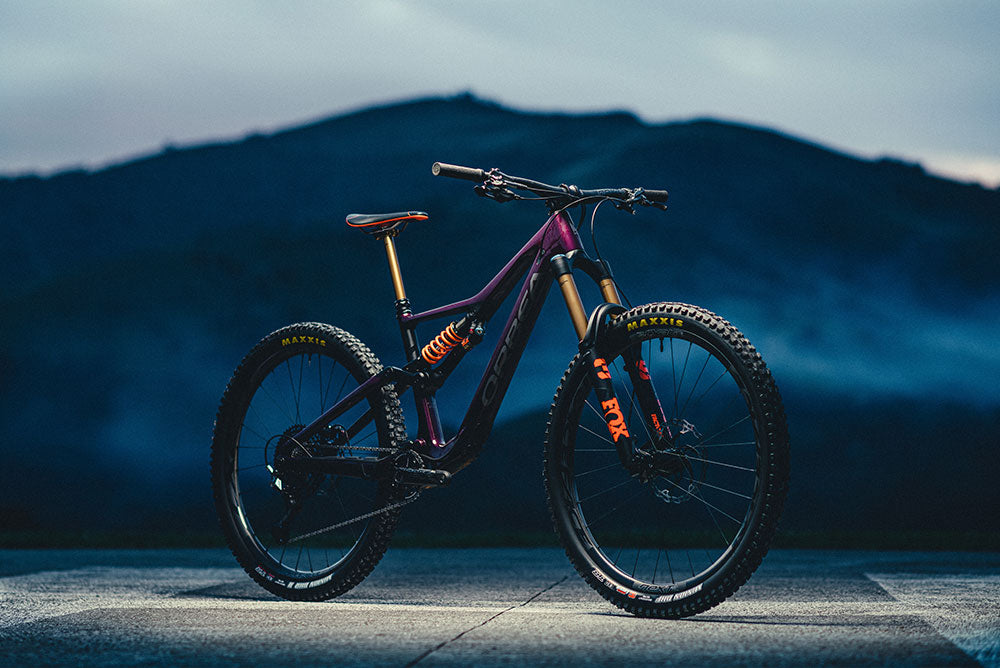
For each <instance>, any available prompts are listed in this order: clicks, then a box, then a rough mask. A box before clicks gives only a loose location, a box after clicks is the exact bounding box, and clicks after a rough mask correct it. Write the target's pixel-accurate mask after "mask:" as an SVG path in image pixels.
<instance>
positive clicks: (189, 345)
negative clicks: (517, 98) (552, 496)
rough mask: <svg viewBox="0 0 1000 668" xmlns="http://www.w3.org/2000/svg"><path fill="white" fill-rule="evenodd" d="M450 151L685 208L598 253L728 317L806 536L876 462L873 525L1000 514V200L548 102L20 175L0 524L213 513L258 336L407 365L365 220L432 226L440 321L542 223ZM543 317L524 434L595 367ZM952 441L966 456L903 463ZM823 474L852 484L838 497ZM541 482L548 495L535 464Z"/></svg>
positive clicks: (5, 189)
mask: <svg viewBox="0 0 1000 668" xmlns="http://www.w3.org/2000/svg"><path fill="white" fill-rule="evenodd" d="M434 160H442V161H446V162H452V163H458V164H469V165H474V166H482V167H489V166H499V167H501V168H502V169H503V170H504V171H507V172H508V173H514V174H519V175H524V176H529V177H533V178H537V179H540V180H543V181H548V182H556V183H559V182H568V183H576V184H578V185H581V186H582V187H600V186H613V185H643V186H646V187H654V188H666V189H668V190H670V191H671V198H672V199H671V205H670V209H669V211H668V212H666V213H660V212H655V211H643V212H640V214H639V215H637V216H635V217H629V216H626V215H624V214H621V213H619V212H616V211H614V210H613V209H611V208H610V207H608V208H606V209H602V210H601V214H600V216H599V219H598V223H599V225H598V230H597V241H598V244H599V247H600V249H601V252H602V254H603V255H604V256H605V257H606V258H607V259H608V260H609V261H610V262H611V263H612V266H613V267H614V268H615V272H616V275H617V276H618V278H619V281H620V282H621V283H622V285H623V286H624V287H625V290H626V293H627V295H628V296H629V297H630V298H631V299H632V301H633V302H636V303H640V302H645V301H650V300H655V299H667V300H680V301H688V302H693V303H698V304H701V305H704V306H706V307H708V308H710V309H712V310H714V311H716V312H719V313H721V314H723V315H725V316H726V317H727V318H728V319H730V320H731V321H733V322H734V323H735V324H736V325H737V326H739V327H740V328H741V329H742V330H743V331H744V332H745V333H746V334H747V335H748V336H749V338H750V339H751V341H753V342H754V343H755V344H756V345H757V347H758V348H759V349H760V350H761V351H762V353H763V355H764V357H765V359H766V360H767V361H768V362H769V364H770V365H771V367H772V369H773V370H774V373H775V375H776V377H777V379H778V382H779V384H780V385H781V387H782V390H783V393H784V394H785V396H786V398H787V400H788V403H789V408H790V410H789V415H790V423H791V426H792V432H793V439H794V438H796V436H797V434H798V435H803V436H806V437H807V439H808V440H806V439H803V440H798V439H796V440H795V441H794V447H795V448H796V453H797V455H796V457H797V458H796V459H795V461H794V463H795V474H794V475H795V481H796V484H797V485H801V486H800V487H797V488H796V490H795V491H794V492H793V501H792V502H790V503H791V504H792V506H790V508H794V498H795V495H796V494H798V495H800V496H799V497H798V498H800V499H802V502H803V503H808V504H809V507H810V508H812V509H813V510H814V512H811V513H810V514H808V515H797V514H796V513H797V512H799V511H796V510H794V509H791V510H790V511H789V512H790V517H791V518H795V517H802V518H806V517H810V518H813V521H814V520H815V518H816V517H819V518H821V520H823V521H828V522H829V523H831V526H832V525H834V524H838V523H840V524H844V521H843V518H844V517H845V516H844V511H843V506H842V503H841V499H840V498H838V497H837V495H836V493H835V492H836V491H838V490H839V491H840V492H841V497H847V498H851V499H854V500H858V499H866V501H865V502H864V505H865V506H866V507H867V506H868V505H870V503H869V502H868V501H867V499H868V498H869V496H870V494H869V492H870V489H869V490H868V491H864V490H863V488H862V486H863V485H865V486H867V485H871V484H878V478H877V477H876V476H874V475H873V474H872V469H871V467H872V466H873V465H874V464H873V461H871V458H873V457H874V458H875V459H874V461H876V462H879V465H880V466H881V467H884V468H883V469H880V470H884V471H885V472H886V473H885V475H886V476H887V477H889V478H891V479H892V480H894V481H896V480H897V479H898V482H899V485H901V487H900V491H898V492H897V493H894V499H896V500H887V501H885V503H884V507H882V508H881V510H879V512H872V513H871V514H870V516H869V521H868V524H870V525H871V526H873V527H878V526H884V525H886V524H889V525H891V524H892V522H893V514H892V513H889V512H888V511H887V510H886V509H888V508H894V509H897V511H898V508H900V507H904V508H905V507H911V506H913V505H918V504H921V503H926V499H927V495H926V490H927V489H928V488H930V489H936V490H938V491H937V492H935V493H933V494H931V497H933V503H934V504H936V505H937V506H938V508H939V510H936V511H934V512H933V513H930V514H928V515H926V517H925V516H924V515H920V514H919V513H918V514H917V515H916V516H917V517H923V518H924V519H923V520H921V521H920V522H917V523H916V524H917V526H926V527H929V528H947V527H942V524H947V517H949V516H951V517H955V516H956V515H958V516H961V517H964V518H967V519H968V520H969V524H970V526H971V525H975V522H973V520H974V519H975V520H976V521H979V520H980V519H982V518H983V510H982V509H983V508H984V507H985V508H990V507H993V508H995V507H996V505H997V504H996V501H997V497H996V492H995V491H991V490H994V488H995V486H994V485H993V484H992V482H991V481H989V480H988V479H987V478H986V475H985V473H984V471H985V470H986V467H981V468H979V469H978V470H977V469H975V468H972V469H970V468H969V463H972V462H982V458H983V456H985V455H984V453H987V452H995V449H996V447H997V446H998V444H1000V426H998V425H1000V419H998V415H1000V413H998V410H1000V388H998V386H997V385H996V383H995V379H996V378H997V377H998V376H1000V355H998V354H997V352H996V346H995V342H996V332H997V331H998V329H1000V291H998V290H997V288H998V287H1000V264H998V263H997V262H996V261H995V252H996V249H998V248H1000V192H998V191H997V190H987V189H984V188H982V187H980V186H976V185H967V184H959V183H955V182H951V181H948V180H944V179H940V178H936V177H932V176H929V175H927V174H926V173H924V172H923V170H922V169H921V168H920V167H919V166H917V165H911V164H904V163H900V162H898V161H894V160H891V159H886V160H880V161H868V160H860V159H857V158H854V157H851V156H848V155H844V154H841V153H837V152H834V151H831V150H828V149H826V148H823V147H821V146H816V145H814V144H810V143H806V142H803V141H800V140H797V139H795V138H793V137H789V136H786V135H782V134H780V133H777V132H773V131H770V130H766V129H761V128H752V127H746V126H741V125H734V124H729V123H723V122H719V121H714V120H695V121H689V122H678V123H668V124H663V125H649V124H646V123H643V122H641V121H640V120H638V119H637V118H635V117H633V116H631V115H628V114H624V113H614V114H597V115H565V114H529V113H523V112H518V111H514V110H510V109H504V108H502V107H499V106H497V105H494V104H491V103H488V102H484V101H481V100H478V99H475V98H472V97H469V96H461V97H457V98H447V99H427V100H419V101H414V102H410V103H404V104H397V105H391V106H387V107H381V108H376V109H370V110H365V111H360V112H357V113H353V114H349V115H345V116H339V117H335V118H331V119H328V120H324V121H320V122H317V123H314V124H311V125H308V126H305V127H299V128H292V129H288V130H286V131H282V132H278V133H275V134H273V135H266V136H265V135H256V136H252V137H247V138H245V139H242V140H239V141H234V142H229V143H222V144H214V145H209V146H199V147H191V148H182V149H169V150H165V151H164V152H162V153H160V154H158V155H154V156H149V157H146V158H142V159H139V160H135V161H132V162H128V163H125V164H121V165H117V166H114V167H111V168H108V169H103V170H100V171H95V172H71V173H64V174H58V175H55V176H53V177H50V178H37V177H21V178H0V222H2V225H3V229H4V232H5V238H6V242H5V243H4V245H3V249H2V250H0V253H2V260H3V261H2V262H0V278H2V285H3V288H2V291H0V308H2V309H3V313H4V318H3V319H2V321H0V364H2V366H0V369H2V374H0V388H2V392H3V397H4V399H5V400H4V402H3V406H2V408H0V424H2V425H3V427H2V429H3V441H4V443H6V444H7V446H8V447H7V451H8V452H9V453H16V456H14V457H13V458H12V461H11V462H10V463H9V471H10V474H11V475H10V480H11V481H12V482H11V484H8V485H6V486H5V489H4V490H3V492H2V493H0V511H5V512H0V517H3V518H4V520H5V521H6V522H7V524H8V525H9V526H15V525H16V526H25V527H30V526H36V527H47V526H57V525H73V524H74V523H83V524H89V525H94V526H132V527H134V526H142V525H143V524H144V523H145V524H147V525H148V524H149V523H150V522H152V523H154V524H153V525H154V526H156V525H158V524H160V525H162V524H163V523H164V522H167V521H168V519H165V518H169V517H171V516H174V515H175V514H176V513H177V511H178V510H179V509H182V508H186V509H187V510H186V511H185V513H186V514H187V516H188V517H189V518H196V520H191V521H193V522H195V523H196V524H197V523H202V524H210V517H209V518H208V519H207V520H206V519H205V518H206V511H207V503H208V501H207V500H208V490H207V471H206V469H207V446H208V442H209V439H210V434H211V428H212V419H213V415H214V410H215V405H216V403H217V401H218V397H219V395H220V394H221V391H222V389H223V387H224V386H225V382H226V380H227V378H228V376H229V374H230V373H231V371H232V369H233V367H235V365H236V363H237V362H238V361H239V359H240V357H241V356H242V355H243V354H244V353H245V352H246V351H247V350H248V349H249V348H250V347H251V346H252V345H253V343H254V342H255V341H256V340H257V339H259V338H260V337H261V336H263V335H264V334H265V333H267V332H268V331H270V330H273V329H275V328H277V327H279V326H281V325H283V324H286V323H287V322H290V321H299V320H320V321H328V322H332V323H334V324H337V325H340V326H342V327H345V328H347V329H349V330H351V331H352V332H354V333H355V334H357V335H358V336H359V337H361V338H362V339H364V340H366V341H368V343H369V345H370V346H371V347H372V348H373V349H374V350H375V351H376V354H378V355H379V356H380V357H381V358H382V359H383V360H384V361H387V362H390V363H391V362H393V361H396V360H398V355H399V354H398V332H397V331H396V330H395V327H394V325H393V323H392V320H391V318H392V305H391V304H392V293H391V286H390V284H389V281H388V275H387V271H386V269H385V266H384V259H383V255H382V251H381V249H380V248H379V247H378V245H376V244H374V243H373V242H372V241H371V240H370V239H369V238H367V237H365V236H364V235H362V234H359V233H358V232H356V231H353V230H349V229H347V228H346V226H345V225H343V217H344V215H346V214H347V213H351V212H370V211H387V210H398V209H421V210H425V211H428V212H429V213H430V214H431V220H430V221H428V222H426V223H417V224H414V225H411V226H410V227H409V228H408V229H407V231H406V232H405V234H404V235H403V237H402V238H401V239H400V242H399V248H400V255H401V262H402V265H403V270H404V276H405V279H406V284H407V288H408V292H409V293H410V297H411V300H412V301H413V302H414V303H415V305H416V307H417V308H427V307H430V306H434V305H437V304H441V303H445V302H447V301H452V300H456V299H460V298H463V297H467V296H469V294H470V293H471V292H472V291H474V290H475V289H477V288H478V287H479V286H480V285H482V284H484V283H485V282H486V281H488V280H489V279H490V278H491V277H492V276H493V274H494V273H495V272H496V270H497V269H499V267H500V266H501V265H502V264H503V263H504V262H505V261H506V259H507V258H508V257H509V256H510V255H511V254H512V253H513V252H514V251H516V250H517V249H518V248H519V247H520V245H521V243H522V242H523V240H525V239H526V238H527V237H528V236H529V235H530V234H531V233H532V232H533V231H534V230H535V229H536V228H537V226H538V224H540V222H541V220H542V219H543V218H542V217H543V216H544V210H543V209H542V208H541V207H539V206H537V205H532V204H530V203H513V204H507V205H502V206H501V205H497V204H495V203H493V202H488V201H486V200H481V199H478V198H476V197H475V196H474V194H473V193H472V192H471V188H470V185H471V184H468V183H463V182H457V181H452V180H447V179H435V178H433V177H432V176H431V175H430V169H429V168H430V164H431V163H432V162H433V161H434ZM584 236H585V240H586V241H587V243H588V244H589V243H590V240H589V232H588V233H587V234H586V235H584ZM345 286H346V287H345ZM595 294H596V293H594V292H587V291H585V292H584V297H585V300H588V301H589V303H594V297H595ZM501 327H502V322H496V323H493V324H492V328H491V332H492V333H493V334H495V333H496V332H497V331H499V329H500V328H501ZM539 327H540V328H544V329H540V330H539V331H538V332H537V333H536V334H535V336H533V340H532V347H531V348H529V352H528V354H527V355H526V357H525V360H524V364H523V365H522V368H521V369H520V370H519V371H518V374H517V376H515V379H514V384H513V387H512V393H511V396H510V398H509V399H508V405H507V406H506V408H505V410H504V411H502V412H501V416H500V419H501V421H504V420H512V419H515V418H518V419H519V418H520V416H524V419H525V420H527V419H529V416H531V415H537V414H538V412H539V411H544V409H545V408H546V407H547V404H548V402H549V401H550V400H551V396H552V392H553V391H554V389H555V386H556V383H557V382H558V378H559V375H560V374H561V372H562V370H563V369H564V368H565V366H566V364H567V363H568V361H569V358H570V357H571V356H572V352H573V348H574V346H573V340H572V332H571V330H570V328H569V326H568V323H567V321H566V316H565V314H564V313H563V312H562V311H561V307H560V306H559V301H558V298H556V297H553V298H551V299H550V300H549V303H548V304H547V306H546V309H545V311H544V313H543V320H542V322H541V323H540V324H539ZM435 333H436V331H434V332H432V331H428V332H423V333H422V334H423V335H424V336H432V335H433V334H435ZM487 356H488V349H487V346H484V347H483V350H481V351H477V353H476V354H475V355H470V359H469V360H468V361H467V363H466V364H467V367H468V368H467V369H465V373H464V375H462V376H460V377H456V379H455V380H456V383H455V386H454V387H452V386H449V387H448V388H446V391H444V392H443V393H442V403H443V404H444V405H445V406H448V407H449V408H447V409H445V410H443V414H444V417H445V419H446V420H450V421H451V422H453V423H454V422H457V421H458V420H460V418H461V415H462V412H463V408H464V405H461V399H462V396H464V391H465V388H467V387H468V386H469V385H470V384H472V383H474V382H475V381H476V380H477V379H478V371H477V367H478V366H479V365H481V364H483V363H484V362H485V359H486V357H487ZM463 381H464V385H463ZM793 406H795V407H798V410H797V411H795V412H793V411H792V407H793ZM873 407H875V408H873ZM907 416H910V417H912V419H908V417H907ZM918 418H919V419H918ZM956 419H959V422H957V423H956ZM536 421H537V419H536ZM915 424H920V425H923V428H921V429H920V430H916V431H915V429H914V427H913V425H915ZM888 425H897V427H898V428H889V427H888ZM515 431H516V433H517V434H518V438H516V439H514V440H516V441H518V443H519V449H518V452H519V453H521V454H525V453H532V452H533V453H537V452H538V451H539V448H540V443H541V431H540V430H539V432H538V434H537V435H536V436H535V438H534V439H533V441H532V440H531V439H530V436H527V435H526V436H524V437H522V436H520V435H521V433H525V434H527V431H528V430H526V429H520V428H515ZM818 434H820V435H818ZM903 434H906V436H905V437H904V436H903ZM918 434H919V435H923V438H922V439H921V442H919V443H914V442H913V439H915V438H918ZM525 439H528V442H525ZM494 440H497V441H498V443H502V442H504V440H505V439H504V438H503V437H502V436H501V435H500V432H499V431H498V436H497V437H495V439H494ZM942 450H944V451H945V452H947V455H945V457H947V459H948V461H949V464H948V465H941V463H940V462H931V461H928V460H927V459H923V458H921V457H909V456H907V453H911V452H912V453H923V454H924V455H925V456H926V457H932V456H934V453H940V452H941V451H942ZM939 456H940V455H939ZM830 457H833V458H834V459H835V460H836V464H831V463H830V461H829V458H830ZM825 466H833V467H834V468H833V469H832V470H834V471H836V472H837V473H838V474H839V475H838V477H837V478H836V479H837V481H838V483H839V484H838V486H836V488H835V489H834V490H830V491H831V492H833V493H832V495H822V496H816V494H815V493H814V492H815V490H817V489H826V487H824V485H829V478H828V477H827V473H828V469H824V467H825ZM472 470H473V469H470V471H472ZM463 475H465V474H463ZM470 475H472V474H471V473H470ZM477 475H478V474H477ZM482 475H485V473H483V474H482ZM524 475H525V476H527V477H526V478H525V479H524V480H526V483H525V484H528V485H533V486H535V487H536V488H537V489H539V490H540V476H539V474H538V469H537V466H535V465H534V464H532V465H531V466H530V467H529V468H528V469H527V470H526V471H525V472H524ZM883 482H884V479H883ZM820 483H822V484H820ZM517 484H518V485H521V484H522V483H521V482H518V483H517ZM955 486H958V487H959V488H961V489H962V490H963V493H962V494H952V493H949V492H948V490H951V489H955ZM810 490H812V491H810ZM921 490H922V491H921ZM470 493H471V492H470ZM149 499H154V500H155V503H149ZM858 503H860V502H858ZM871 503H874V502H871ZM907 504H910V505H907ZM801 508H802V506H801V505H800V506H799V509H800V510H801ZM539 517H542V518H544V513H542V514H541V515H539ZM824 518H825V519H824ZM838 518H840V519H838ZM977 518H978V519H977ZM497 521H498V522H502V518H500V519H498V520H497ZM511 521H512V520H511ZM793 521H801V522H805V521H806V519H801V520H793ZM983 521H985V522H986V524H987V528H989V529H990V530H992V531H996V530H997V529H998V526H997V520H996V518H995V517H993V516H992V515H990V516H989V517H987V518H985V519H984V520H983ZM991 522H992V524H990V523H991ZM459 524H460V522H459ZM980 525H981V522H980Z"/></svg>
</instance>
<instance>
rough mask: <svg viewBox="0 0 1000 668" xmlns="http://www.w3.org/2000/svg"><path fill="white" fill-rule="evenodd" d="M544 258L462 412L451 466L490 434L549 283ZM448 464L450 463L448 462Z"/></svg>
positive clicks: (469, 456)
mask: <svg viewBox="0 0 1000 668" xmlns="http://www.w3.org/2000/svg"><path fill="white" fill-rule="evenodd" d="M547 259H548V258H547V257H545V256H541V255H540V257H539V258H538V259H536V260H535V264H534V265H533V266H532V268H531V273H529V274H528V277H527V278H526V279H525V281H524V285H523V286H522V287H521V292H520V293H519V294H518V296H517V302H516V303H515V307H514V310H513V312H512V313H511V314H510V319H508V320H507V325H506V326H505V327H504V331H503V338H502V339H501V341H500V342H499V344H498V346H497V348H496V350H495V351H494V352H493V357H492V358H491V359H490V363H489V365H488V366H487V367H486V372H485V373H484V374H483V379H482V380H481V381H480V383H479V387H478V388H477V389H476V393H475V395H473V398H472V404H471V405H470V406H469V410H468V412H467V413H466V414H465V419H464V420H463V421H462V426H461V427H460V428H459V430H458V434H457V435H456V436H455V439H454V446H453V447H452V449H451V452H450V454H449V456H448V457H447V459H448V460H449V464H452V463H454V464H457V467H455V468H454V470H458V469H460V468H462V467H464V466H466V465H467V464H468V463H469V462H471V461H472V460H473V459H474V458H475V456H476V454H478V452H479V450H480V448H482V445H483V443H485V442H486V439H487V438H488V437H489V435H490V430H492V428H493V421H494V420H495V419H496V416H497V412H498V411H499V410H500V404H501V403H503V398H504V396H505V395H506V394H507V388H508V387H509V386H510V381H511V379H512V378H513V376H514V371H515V370H516V369H517V363H518V362H519V361H520V359H521V355H522V354H523V353H524V349H525V347H526V346H527V345H528V337H529V336H530V335H531V330H532V329H533V328H534V326H535V322H536V321H537V320H538V316H539V314H540V313H541V310H542V306H543V305H544V304H545V297H546V295H547V294H548V292H549V287H550V286H551V284H552V276H551V274H550V273H549V272H548V271H547V267H545V266H544V265H542V264H541V262H542V261H547ZM448 468H452V466H451V465H449V467H448Z"/></svg>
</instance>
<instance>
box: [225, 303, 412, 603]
mask: <svg viewBox="0 0 1000 668" xmlns="http://www.w3.org/2000/svg"><path fill="white" fill-rule="evenodd" d="M381 368H382V366H381V364H380V363H379V361H378V360H377V359H376V358H375V356H374V355H373V354H372V353H371V351H370V350H368V348H367V347H366V346H365V345H364V344H363V343H361V342H360V341H359V340H358V339H356V338H354V337H353V336H351V335H350V334H348V333H347V332H345V331H343V330H341V329H338V328H336V327H332V326H330V325H322V324H317V323H304V324H298V325H291V326H289V327H285V328H284V329H281V330H278V331H276V332H274V333H272V334H270V335H269V336H267V337H265V338H264V339H263V340H262V341H261V342H260V343H259V344H257V346H256V347H255V348H254V349H253V350H252V351H251V352H250V353H249V354H248V355H247V356H246V357H245V358H244V359H243V361H242V362H241V363H240V366H239V367H238V368H237V370H236V372H235V373H234V374H233V378H232V379H231V380H230V382H229V385H228V387H227V388H226V392H225V394H224V395H223V397H222V402H221V404H220V406H219V412H218V415H217V417H216V423H215V437H214V440H213V442H212V486H213V490H214V495H215V507H216V510H217V512H218V515H219V520H220V523H221V525H222V529H223V532H224V533H225V536H226V540H227V542H228V544H229V547H230V548H231V549H232V551H233V554H234V555H235V556H236V558H237V560H238V561H239V563H240V564H241V565H242V566H243V568H244V569H245V570H246V571H247V573H249V574H250V576H251V577H252V578H253V579H254V580H256V581H257V582H258V583H260V584H261V585H262V586H263V587H264V588H265V589H267V590H269V591H271V592H273V593H275V594H277V595H279V596H282V597H284V598H289V599H296V600H321V599H326V598H330V597H333V596H337V595H338V594H341V593H343V592H345V591H347V590H348V589H350V588H351V587H353V586H355V585H356V584H357V583H359V582H360V581H361V580H362V579H363V578H364V577H365V576H366V575H368V573H370V572H371V570H372V568H374V566H375V564H376V563H378V561H379V559H381V557H382V555H383V553H384V552H385V550H386V547H387V546H388V544H389V540H390V538H391V536H392V532H393V529H394V528H395V526H396V521H397V518H398V514H399V509H398V505H400V504H401V502H402V501H403V500H404V494H405V492H404V491H403V490H402V489H400V488H399V487H398V486H397V485H394V484H393V483H392V482H391V481H375V480H362V479H358V478H352V477H345V476H335V475H325V474H308V473H306V474H303V473H292V472H288V471H287V470H286V471H282V469H281V461H282V460H287V459H290V458H298V457H310V456H338V455H341V456H347V457H364V458H371V459H372V460H373V461H374V460H375V459H377V458H378V457H384V456H387V455H388V456H392V455H393V454H394V453H396V452H397V451H398V450H397V445H398V444H399V443H401V442H402V440H403V439H404V438H405V433H406V430H405V427H404V424H403V416H402V412H401V411H400V408H399V400H398V398H397V397H396V394H395V392H394V391H393V389H391V388H389V387H386V388H383V389H382V390H381V391H380V392H377V393H375V394H374V395H372V398H371V399H369V400H368V401H362V402H361V403H360V404H359V405H357V406H355V407H354V408H352V409H351V410H349V411H348V412H347V413H345V414H344V415H342V416H340V417H339V418H337V420H336V424H334V425H330V426H329V427H328V428H327V429H326V430H325V431H324V432H322V433H321V434H319V435H318V436H315V437H313V438H312V439H310V440H309V441H308V442H305V443H298V442H296V441H294V439H291V436H293V435H294V434H296V433H298V432H299V431H300V430H301V429H302V427H304V426H305V425H308V424H309V423H310V422H312V421H313V420H314V419H316V418H317V417H319V416H320V415H321V414H322V413H323V412H324V411H325V410H326V409H328V408H329V407H330V406H332V405H333V404H335V403H336V402H337V401H338V400H339V399H341V398H342V397H344V396H346V395H347V394H348V393H350V392H351V391H352V390H353V389H355V388H356V387H357V386H358V385H360V384H361V383H362V382H364V381H365V380H367V379H368V378H369V377H371V376H373V375H375V374H376V373H378V372H379V371H380V370H381ZM368 413H370V415H368ZM352 427H353V429H352Z"/></svg>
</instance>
